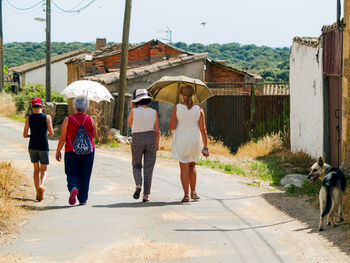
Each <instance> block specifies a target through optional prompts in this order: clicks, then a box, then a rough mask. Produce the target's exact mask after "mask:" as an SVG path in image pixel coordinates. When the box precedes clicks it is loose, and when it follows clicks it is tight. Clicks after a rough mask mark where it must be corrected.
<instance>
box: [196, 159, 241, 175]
mask: <svg viewBox="0 0 350 263" xmlns="http://www.w3.org/2000/svg"><path fill="white" fill-rule="evenodd" d="M197 165H200V166H206V167H210V168H212V169H219V170H223V172H225V173H227V174H239V175H243V176H245V175H246V172H245V171H244V170H243V169H242V168H240V167H238V166H235V165H232V164H225V163H223V162H221V161H219V160H215V161H212V160H208V159H205V160H199V161H198V162H197Z"/></svg>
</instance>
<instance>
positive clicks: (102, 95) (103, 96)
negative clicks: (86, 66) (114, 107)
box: [62, 80, 113, 103]
mask: <svg viewBox="0 0 350 263" xmlns="http://www.w3.org/2000/svg"><path fill="white" fill-rule="evenodd" d="M62 94H64V95H66V96H67V97H68V98H75V97H77V96H86V97H87V98H88V100H92V101H96V102H97V103H99V102H100V101H103V100H104V101H108V102H110V101H111V99H113V97H112V95H111V93H110V92H109V91H108V89H106V87H105V86H103V85H102V84H100V83H98V82H96V81H91V80H77V81H74V82H72V83H71V84H69V85H68V86H67V87H66V88H65V89H64V90H63V91H62Z"/></svg>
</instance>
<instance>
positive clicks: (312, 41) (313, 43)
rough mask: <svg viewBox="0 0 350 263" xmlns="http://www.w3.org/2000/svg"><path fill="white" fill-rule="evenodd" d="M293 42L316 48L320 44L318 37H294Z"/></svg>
mask: <svg viewBox="0 0 350 263" xmlns="http://www.w3.org/2000/svg"><path fill="white" fill-rule="evenodd" d="M293 42H296V43H298V44H299V45H303V46H308V47H313V48H317V47H318V46H319V44H320V37H294V38H293Z"/></svg>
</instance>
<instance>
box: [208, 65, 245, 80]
mask: <svg viewBox="0 0 350 263" xmlns="http://www.w3.org/2000/svg"><path fill="white" fill-rule="evenodd" d="M206 66H207V69H206V71H205V81H207V82H244V78H245V74H244V73H240V72H237V71H234V70H232V69H230V68H227V67H225V66H223V65H220V64H215V63H209V62H208V63H207V65H206Z"/></svg>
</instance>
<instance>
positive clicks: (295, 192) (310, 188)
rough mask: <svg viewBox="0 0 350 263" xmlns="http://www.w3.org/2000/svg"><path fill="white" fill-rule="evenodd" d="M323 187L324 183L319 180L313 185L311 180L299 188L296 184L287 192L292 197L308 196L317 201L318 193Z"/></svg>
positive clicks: (288, 188)
mask: <svg viewBox="0 0 350 263" xmlns="http://www.w3.org/2000/svg"><path fill="white" fill-rule="evenodd" d="M321 186H322V181H321V180H317V181H316V182H314V183H311V182H310V181H309V180H306V181H305V182H304V183H303V184H302V185H301V187H297V186H295V185H294V184H292V185H291V186H289V187H287V189H286V192H287V193H288V194H290V195H292V196H302V195H308V196H310V197H312V200H316V198H317V197H318V193H319V192H320V189H321Z"/></svg>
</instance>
